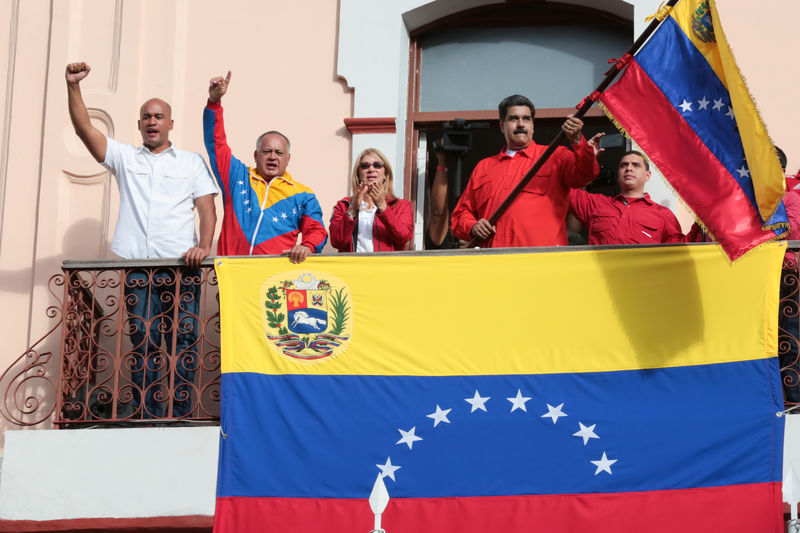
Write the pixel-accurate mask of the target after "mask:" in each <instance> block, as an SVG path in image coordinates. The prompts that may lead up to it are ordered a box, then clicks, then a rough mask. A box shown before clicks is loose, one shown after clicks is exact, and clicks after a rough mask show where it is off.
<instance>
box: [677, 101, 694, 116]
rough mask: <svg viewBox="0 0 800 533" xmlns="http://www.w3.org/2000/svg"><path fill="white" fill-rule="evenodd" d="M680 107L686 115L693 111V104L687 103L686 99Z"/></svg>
mask: <svg viewBox="0 0 800 533" xmlns="http://www.w3.org/2000/svg"><path fill="white" fill-rule="evenodd" d="M678 107H680V108H681V111H683V112H684V113H686V112H688V111H691V110H692V103H691V102H687V101H686V99H685V98H684V99H683V102H681V103H680V105H679V106H678Z"/></svg>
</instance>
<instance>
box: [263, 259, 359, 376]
mask: <svg viewBox="0 0 800 533" xmlns="http://www.w3.org/2000/svg"><path fill="white" fill-rule="evenodd" d="M261 300H262V301H263V302H264V314H263V317H264V320H263V323H264V332H265V333H266V339H267V343H268V344H269V345H270V346H272V347H273V348H275V349H276V350H278V351H279V353H281V354H282V355H285V356H288V357H291V358H292V359H305V360H316V359H322V358H325V357H330V356H333V355H338V354H339V353H341V352H343V351H344V350H345V349H346V348H347V344H348V342H349V340H350V337H351V335H352V329H353V328H352V320H351V297H350V291H349V290H348V288H347V285H345V283H344V282H343V281H341V280H340V279H339V278H336V277H334V276H331V275H330V274H326V273H320V272H304V271H286V272H281V273H278V274H275V275H273V276H271V277H270V278H269V279H267V280H266V281H265V282H264V283H263V285H262V287H261Z"/></svg>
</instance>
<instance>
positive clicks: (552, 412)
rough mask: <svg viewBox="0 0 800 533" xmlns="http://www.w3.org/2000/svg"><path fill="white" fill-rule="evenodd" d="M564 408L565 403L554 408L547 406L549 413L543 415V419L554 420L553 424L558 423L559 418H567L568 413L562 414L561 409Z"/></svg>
mask: <svg viewBox="0 0 800 533" xmlns="http://www.w3.org/2000/svg"><path fill="white" fill-rule="evenodd" d="M562 407H564V403H563V402H562V403H560V404H559V405H557V406H556V407H553V406H552V405H550V404H549V403H548V404H547V412H546V413H545V414H543V415H542V418H552V419H553V424H555V423H556V421H558V419H559V418H561V417H562V416H567V414H566V413H562V412H561V408H562Z"/></svg>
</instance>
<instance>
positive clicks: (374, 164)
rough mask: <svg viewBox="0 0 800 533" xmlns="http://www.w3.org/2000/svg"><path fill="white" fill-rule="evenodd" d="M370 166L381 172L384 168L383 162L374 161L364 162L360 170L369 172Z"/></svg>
mask: <svg viewBox="0 0 800 533" xmlns="http://www.w3.org/2000/svg"><path fill="white" fill-rule="evenodd" d="M370 166H372V167H375V170H380V169H382V168H383V163H382V162H381V161H372V162H370V163H367V162H363V163H359V164H358V168H360V169H361V170H367V169H368V168H369V167H370Z"/></svg>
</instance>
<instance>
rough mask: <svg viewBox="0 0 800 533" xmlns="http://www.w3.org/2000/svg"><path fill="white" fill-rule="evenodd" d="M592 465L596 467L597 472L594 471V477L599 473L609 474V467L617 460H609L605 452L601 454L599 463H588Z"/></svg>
mask: <svg viewBox="0 0 800 533" xmlns="http://www.w3.org/2000/svg"><path fill="white" fill-rule="evenodd" d="M589 462H590V463H592V464H593V465H595V466H596V467H597V470H595V471H594V475H595V476H596V475H597V474H599V473H600V472H608V473H609V474H611V465H613V464H614V463H616V462H617V459H609V458H608V457H607V456H606V452H603V457H601V458H600V460H599V461H589Z"/></svg>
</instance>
